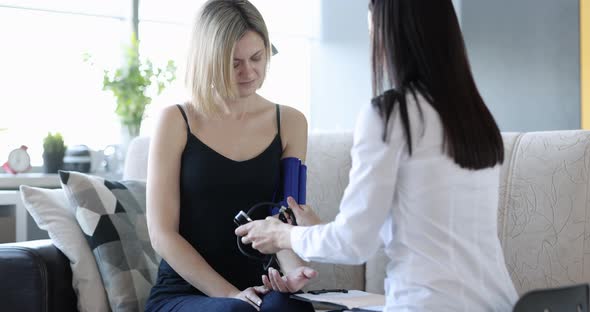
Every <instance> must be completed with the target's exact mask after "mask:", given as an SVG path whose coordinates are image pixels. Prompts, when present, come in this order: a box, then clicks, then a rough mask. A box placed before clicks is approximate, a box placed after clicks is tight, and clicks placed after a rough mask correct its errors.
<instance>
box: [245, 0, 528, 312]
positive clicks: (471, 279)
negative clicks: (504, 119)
mask: <svg viewBox="0 0 590 312" xmlns="http://www.w3.org/2000/svg"><path fill="white" fill-rule="evenodd" d="M369 8H370V17H369V21H370V32H371V37H372V50H373V92H374V98H373V100H372V103H371V104H366V105H363V107H362V109H361V114H360V116H359V118H358V120H357V124H356V129H355V133H354V143H353V148H352V151H351V154H352V169H351V171H350V184H349V185H348V187H347V188H346V191H345V193H344V197H343V199H342V203H341V205H340V213H339V214H338V215H337V216H336V219H335V220H334V221H333V222H330V223H327V224H321V225H315V226H308V227H304V226H291V225H288V224H283V223H281V222H277V221H275V220H271V219H267V220H264V221H255V222H252V223H249V224H247V225H245V226H242V227H240V228H238V229H237V230H236V234H238V235H240V236H243V238H242V240H243V241H244V242H246V243H252V244H253V247H254V248H256V249H258V250H260V251H262V252H265V253H272V252H276V251H278V250H282V249H293V250H294V251H295V252H296V253H297V254H298V255H299V256H300V257H301V258H303V259H305V260H310V261H320V262H333V263H347V264H360V263H363V262H365V261H367V260H368V259H369V258H371V257H372V256H373V254H374V253H375V252H376V251H377V249H378V247H379V245H380V244H381V243H383V244H384V246H385V252H386V254H387V256H388V257H389V264H388V266H387V276H386V277H385V291H386V296H387V304H386V309H385V310H386V311H511V309H512V306H513V304H514V302H515V301H516V299H517V294H516V291H515V289H514V286H513V284H512V281H511V279H510V276H509V274H508V271H507V269H506V264H505V261H504V256H503V252H502V248H501V246H500V241H499V239H498V235H497V207H498V189H499V169H500V165H501V164H502V162H503V155H504V151H503V143H502V137H501V135H500V131H499V129H498V127H497V125H496V122H495V121H494V119H493V117H492V115H491V114H490V112H489V111H488V109H487V108H486V105H485V104H484V102H483V100H482V98H481V96H480V95H479V92H478V90H477V88H476V86H475V83H474V80H473V77H472V74H471V71H470V68H469V63H468V61H467V56H466V52H465V47H464V43H463V39H462V35H461V32H460V28H459V24H458V21H457V17H456V15H455V11H454V9H453V5H452V3H451V0H372V1H370V5H369ZM291 206H292V208H293V210H294V211H295V213H296V214H297V217H300V219H303V220H302V221H303V222H306V221H305V220H306V219H310V218H312V217H313V218H316V219H317V217H314V216H313V213H312V211H311V210H310V208H309V207H306V206H298V205H296V204H292V205H291ZM307 223H308V224H309V223H312V222H307ZM315 223H317V222H315ZM379 238H380V239H379Z"/></svg>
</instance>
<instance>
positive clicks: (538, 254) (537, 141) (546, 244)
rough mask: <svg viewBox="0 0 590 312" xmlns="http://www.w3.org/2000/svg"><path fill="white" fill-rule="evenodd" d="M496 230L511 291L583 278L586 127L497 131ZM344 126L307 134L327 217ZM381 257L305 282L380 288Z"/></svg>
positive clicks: (314, 196)
mask: <svg viewBox="0 0 590 312" xmlns="http://www.w3.org/2000/svg"><path fill="white" fill-rule="evenodd" d="M503 138H504V146H505V149H506V157H505V162H504V165H503V168H502V173H501V190H500V194H499V196H500V201H499V202H500V204H499V207H498V221H499V227H498V236H499V237H500V240H501V242H502V247H503V249H504V253H505V258H506V264H507V266H508V269H509V271H510V274H511V276H512V280H513V281H514V284H515V286H516V289H517V290H518V292H519V294H523V293H524V292H526V291H528V290H531V289H536V288H549V287H558V286H564V285H572V284H578V283H588V282H590V184H589V179H590V131H581V130H580V131H554V132H530V133H504V134H503ZM351 144H352V135H351V134H350V133H322V134H313V135H311V136H310V138H309V148H308V157H307V165H308V186H307V194H308V195H307V202H308V204H310V205H312V206H313V207H314V208H315V209H316V210H317V211H318V212H319V214H320V216H321V218H322V219H323V220H326V221H327V220H332V219H333V218H334V216H335V215H336V214H337V212H338V206H339V202H340V198H341V197H342V194H343V191H344V188H345V187H346V185H347V183H348V171H349V169H350V166H351V160H350V153H349V152H350V148H351ZM148 145H149V139H148V138H145V137H144V138H137V139H135V140H134V141H133V142H132V143H131V145H130V146H129V149H128V154H127V161H126V165H125V171H124V178H126V179H138V180H144V179H145V178H146V167H147V154H148ZM386 262H387V259H386V257H385V255H384V254H383V253H382V252H380V253H379V254H377V255H376V256H375V257H374V258H373V259H372V260H371V261H369V262H368V263H366V264H365V265H362V266H343V265H331V264H314V266H315V267H316V268H317V269H318V270H319V272H320V277H319V279H317V280H316V281H314V283H313V284H312V285H310V287H311V288H334V287H338V288H349V289H362V290H367V291H371V292H377V293H383V278H384V276H385V264H386Z"/></svg>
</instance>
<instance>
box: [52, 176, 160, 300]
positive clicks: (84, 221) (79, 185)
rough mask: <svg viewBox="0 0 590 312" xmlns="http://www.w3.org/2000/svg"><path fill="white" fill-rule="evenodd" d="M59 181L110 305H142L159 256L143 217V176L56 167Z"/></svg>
mask: <svg viewBox="0 0 590 312" xmlns="http://www.w3.org/2000/svg"><path fill="white" fill-rule="evenodd" d="M60 179H61V184H62V187H63V189H64V191H65V193H66V196H67V198H68V199H69V200H70V202H71V204H72V206H73V207H75V215H76V220H77V221H78V224H79V225H80V227H81V228H82V231H83V232H84V234H85V236H86V240H87V241H88V244H89V245H90V249H91V250H92V253H93V254H94V258H95V259H96V263H97V264H98V269H99V272H100V276H101V277H102V281H103V283H104V286H105V289H106V293H107V298H108V301H109V303H110V306H111V309H112V310H113V311H143V309H144V306H145V302H146V300H147V298H148V296H149V291H150V289H151V287H152V285H153V283H154V281H155V278H156V274H157V267H158V263H159V260H160V259H159V258H158V257H157V256H156V253H155V252H154V250H153V249H152V246H151V243H150V240H149V236H148V230H147V222H146V217H145V182H143V181H109V180H105V179H103V178H100V177H96V176H90V175H86V174H82V173H78V172H73V171H71V172H68V171H60Z"/></svg>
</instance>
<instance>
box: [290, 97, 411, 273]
mask: <svg viewBox="0 0 590 312" xmlns="http://www.w3.org/2000/svg"><path fill="white" fill-rule="evenodd" d="M389 123H390V125H391V127H390V128H391V131H389V135H390V137H389V140H388V141H387V142H383V140H382V134H383V121H382V119H381V118H380V117H379V115H378V113H377V110H376V109H374V108H373V107H372V105H363V108H362V109H361V112H360V115H359V118H358V120H357V123H356V128H355V131H354V140H353V146H352V150H351V157H352V168H351V169H350V174H349V184H348V186H347V187H346V190H345V191H344V196H343V198H342V202H341V203H340V212H339V213H338V215H337V216H336V218H335V220H334V221H333V222H331V223H328V224H323V225H317V226H313V227H294V228H293V230H292V232H291V245H292V248H293V250H294V251H295V253H297V254H298V255H299V256H300V257H301V258H302V259H304V260H306V261H317V262H331V263H343V264H360V263H364V262H366V261H367V260H368V259H369V258H370V257H371V256H372V255H373V254H374V253H375V252H376V251H377V248H378V247H379V245H380V241H381V240H380V238H379V231H380V229H381V226H382V225H383V223H384V222H385V220H386V218H388V215H389V213H390V211H391V209H392V204H393V197H394V192H395V187H396V179H397V171H398V167H399V163H400V160H401V159H402V157H403V155H404V153H407V152H406V150H407V149H406V143H405V139H404V135H403V134H404V132H403V130H402V129H403V128H402V126H401V124H400V123H401V120H400V119H399V114H396V113H394V114H393V115H392V116H391V119H390V121H389Z"/></svg>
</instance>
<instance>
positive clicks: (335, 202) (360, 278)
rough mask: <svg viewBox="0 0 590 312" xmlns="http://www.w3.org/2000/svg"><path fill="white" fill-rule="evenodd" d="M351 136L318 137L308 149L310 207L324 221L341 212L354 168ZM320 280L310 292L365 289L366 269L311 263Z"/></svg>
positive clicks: (316, 280) (312, 283) (324, 134)
mask: <svg viewBox="0 0 590 312" xmlns="http://www.w3.org/2000/svg"><path fill="white" fill-rule="evenodd" d="M351 147H352V134H351V133H321V134H320V133H315V134H312V135H310V137H309V140H308V149H307V161H306V164H307V203H308V204H310V205H311V206H312V207H313V208H314V209H315V210H316V211H317V212H318V214H319V216H320V218H321V219H322V220H323V221H332V220H334V217H335V216H336V214H337V213H338V211H339V206H340V199H341V198H342V195H343V193H344V189H345V188H346V185H347V184H348V172H349V170H350V166H351V158H350V149H351ZM312 266H313V267H314V268H315V269H317V270H318V272H319V278H317V279H315V280H313V281H312V282H311V283H310V285H308V287H307V288H308V289H318V288H334V287H337V288H348V289H361V290H363V289H365V280H364V275H365V273H364V266H363V265H357V266H350V265H334V264H326V263H312Z"/></svg>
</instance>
